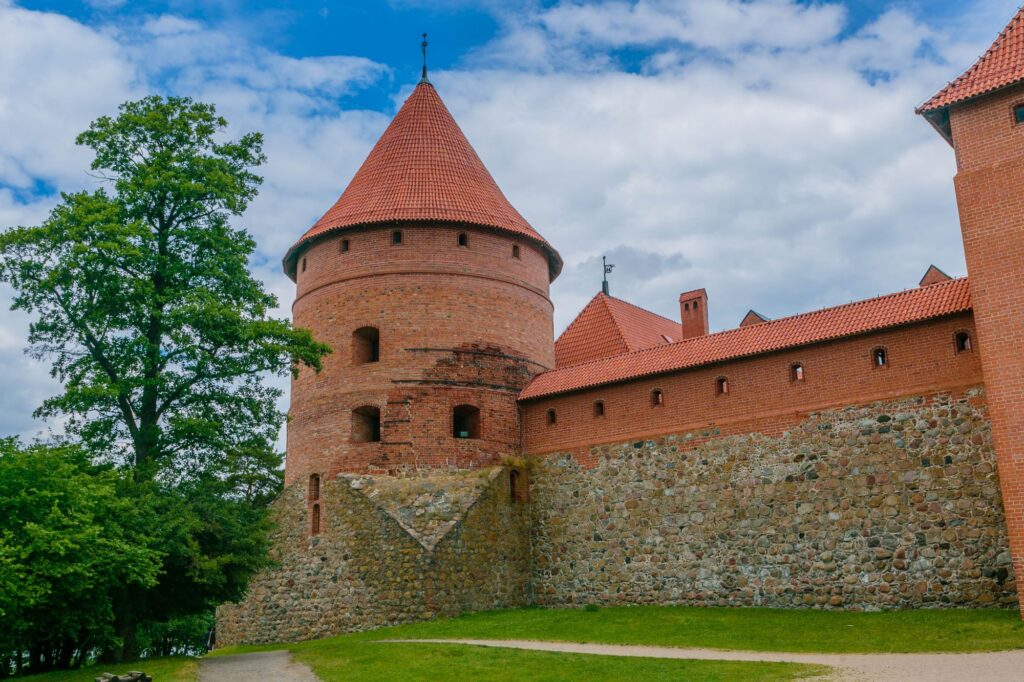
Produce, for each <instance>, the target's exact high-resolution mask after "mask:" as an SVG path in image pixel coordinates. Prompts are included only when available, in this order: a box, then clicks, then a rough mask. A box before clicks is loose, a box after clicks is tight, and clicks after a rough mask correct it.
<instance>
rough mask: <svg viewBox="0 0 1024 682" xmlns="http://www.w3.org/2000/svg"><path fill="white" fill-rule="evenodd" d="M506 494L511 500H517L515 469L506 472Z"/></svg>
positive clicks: (517, 475) (517, 484) (516, 475)
mask: <svg viewBox="0 0 1024 682" xmlns="http://www.w3.org/2000/svg"><path fill="white" fill-rule="evenodd" d="M508 496H509V499H510V500H512V501H513V502H518V501H519V472H518V471H517V470H516V469H511V470H510V471H509V472H508Z"/></svg>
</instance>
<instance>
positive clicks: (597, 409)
mask: <svg viewBox="0 0 1024 682" xmlns="http://www.w3.org/2000/svg"><path fill="white" fill-rule="evenodd" d="M594 416H595V417H603V416H604V401H603V400H598V401H597V402H596V403H594Z"/></svg>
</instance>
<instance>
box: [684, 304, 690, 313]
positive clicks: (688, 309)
mask: <svg viewBox="0 0 1024 682" xmlns="http://www.w3.org/2000/svg"><path fill="white" fill-rule="evenodd" d="M683 310H685V311H687V312H689V311H690V304H689V303H684V304H683Z"/></svg>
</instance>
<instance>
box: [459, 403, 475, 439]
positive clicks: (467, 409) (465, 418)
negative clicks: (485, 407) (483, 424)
mask: <svg viewBox="0 0 1024 682" xmlns="http://www.w3.org/2000/svg"><path fill="white" fill-rule="evenodd" d="M452 436H454V437H455V438H479V437H480V408H479V407H474V406H472V405H458V406H456V407H455V409H454V410H452Z"/></svg>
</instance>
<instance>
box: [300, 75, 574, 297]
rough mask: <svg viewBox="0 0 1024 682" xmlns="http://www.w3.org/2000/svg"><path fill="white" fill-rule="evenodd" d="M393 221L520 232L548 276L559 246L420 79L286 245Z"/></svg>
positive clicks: (555, 267)
mask: <svg viewBox="0 0 1024 682" xmlns="http://www.w3.org/2000/svg"><path fill="white" fill-rule="evenodd" d="M395 221H430V222H435V221H440V222H455V223H469V224H473V225H481V226H484V227H491V228H496V229H499V230H505V231H507V232H512V233H515V234H518V235H521V236H523V237H525V238H527V239H530V240H532V241H534V242H537V243H539V244H541V245H542V246H543V247H544V248H545V250H546V251H547V253H548V259H549V269H550V276H551V279H554V278H555V277H557V276H558V272H559V271H560V270H561V266H562V261H561V258H560V257H559V255H558V252H557V251H555V249H554V248H552V247H551V245H549V244H548V243H547V242H546V241H545V240H544V238H543V237H541V236H540V234H538V233H537V231H536V230H534V229H533V228H532V227H531V226H530V224H529V223H528V222H526V220H525V219H524V218H523V216H521V215H520V214H519V212H518V211H516V209H515V208H513V207H512V204H510V203H509V202H508V199H506V198H505V195H504V194H502V192H501V190H500V189H499V188H498V185H497V183H495V182H494V178H492V177H491V174H490V173H489V172H488V171H487V168H485V167H484V164H483V162H482V161H480V157H479V156H477V154H476V151H474V149H473V147H472V146H471V145H470V144H469V140H467V139H466V136H465V135H464V134H463V133H462V130H461V129H460V128H459V125H458V124H457V123H456V122H455V119H454V118H452V115H451V113H450V112H449V111H448V108H447V107H445V105H444V102H442V101H441V98H440V97H439V96H438V94H437V92H436V91H435V90H434V86H433V85H431V84H430V83H428V82H425V81H424V82H421V83H420V84H419V85H417V86H416V89H415V90H413V92H412V94H411V95H410V96H409V99H407V100H406V101H405V104H403V105H402V108H401V109H400V110H399V111H398V114H396V115H395V118H394V120H392V121H391V124H390V125H389V126H388V127H387V130H385V131H384V134H383V135H381V138H380V139H379V140H378V141H377V144H376V145H374V147H373V149H372V150H371V151H370V154H369V156H367V157H366V160H365V161H363V165H362V166H360V168H359V170H358V171H357V172H356V174H355V176H354V177H353V178H352V181H351V182H350V183H349V185H348V187H346V188H345V191H344V192H343V193H342V195H341V197H340V198H339V199H338V201H337V202H335V204H334V205H333V206H332V207H331V208H330V210H328V211H327V213H325V214H324V215H323V217H322V218H320V220H318V221H317V222H316V224H315V225H313V227H311V228H310V229H309V230H308V231H307V232H306V233H305V234H304V235H302V238H301V239H299V241H297V242H296V243H295V244H294V245H293V246H292V247H291V249H289V250H288V254H287V255H286V256H285V258H284V268H285V272H286V273H288V274H289V275H290V276H294V273H295V260H296V256H297V253H296V251H297V249H298V248H299V247H300V246H301V245H302V244H304V243H305V242H307V241H309V240H310V239H313V238H315V237H318V236H320V235H323V234H325V233H328V232H333V231H335V230H340V229H344V228H348V227H355V226H359V225H369V224H374V223H391V222H395Z"/></svg>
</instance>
